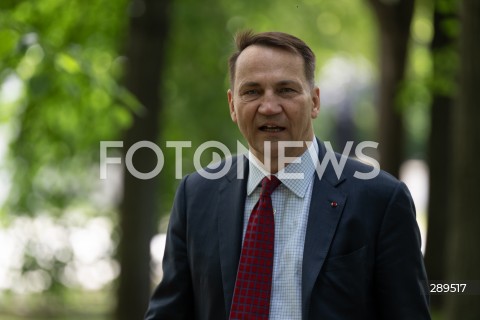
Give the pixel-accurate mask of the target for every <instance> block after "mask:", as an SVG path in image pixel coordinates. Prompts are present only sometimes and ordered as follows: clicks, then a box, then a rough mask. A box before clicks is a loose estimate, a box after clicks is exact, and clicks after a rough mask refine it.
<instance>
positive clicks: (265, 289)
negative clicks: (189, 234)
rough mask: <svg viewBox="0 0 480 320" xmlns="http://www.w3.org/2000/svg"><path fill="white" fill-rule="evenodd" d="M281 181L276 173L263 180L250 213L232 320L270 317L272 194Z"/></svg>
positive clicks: (272, 228)
mask: <svg viewBox="0 0 480 320" xmlns="http://www.w3.org/2000/svg"><path fill="white" fill-rule="evenodd" d="M279 184H280V180H278V178H277V177H275V176H271V177H265V178H263V180H262V192H261V194H260V199H259V200H258V202H257V204H256V205H255V207H254V208H253V210H252V213H251V214H250V218H249V219H248V225H247V231H246V233H245V238H244V239H243V247H242V254H241V256H240V264H239V266H238V273H237V281H236V282H235V291H234V293H233V301H232V308H231V310H230V320H233V319H242V320H243V319H268V314H269V311H270V292H271V288H272V269H273V248H274V238H275V222H274V218H273V208H272V198H271V197H270V195H271V194H272V192H273V190H275V188H276V187H277V186H278V185H279Z"/></svg>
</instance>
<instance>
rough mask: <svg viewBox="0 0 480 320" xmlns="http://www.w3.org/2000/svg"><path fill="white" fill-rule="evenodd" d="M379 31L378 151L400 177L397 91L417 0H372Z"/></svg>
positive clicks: (401, 130) (400, 127)
mask: <svg viewBox="0 0 480 320" xmlns="http://www.w3.org/2000/svg"><path fill="white" fill-rule="evenodd" d="M369 2H370V4H371V5H372V8H373V11H374V12H375V15H376V17H377V21H378V27H379V33H380V85H379V98H378V99H379V101H378V105H379V112H380V117H379V136H378V140H379V153H380V164H381V167H382V169H383V170H385V171H387V172H389V173H391V174H393V175H394V176H397V177H398V174H399V171H400V165H401V164H402V161H403V160H404V140H405V139H404V128H403V119H402V113H401V110H400V105H399V103H398V102H397V94H398V92H399V89H400V85H401V84H402V81H403V79H404V75H405V65H406V61H407V54H408V41H409V38H410V23H411V20H412V15H413V9H414V2H415V1H414V0H402V1H382V0H369Z"/></svg>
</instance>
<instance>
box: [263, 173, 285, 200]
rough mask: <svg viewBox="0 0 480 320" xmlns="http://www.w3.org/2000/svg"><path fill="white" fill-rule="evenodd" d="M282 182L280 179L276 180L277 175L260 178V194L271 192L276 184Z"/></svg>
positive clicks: (269, 193)
mask: <svg viewBox="0 0 480 320" xmlns="http://www.w3.org/2000/svg"><path fill="white" fill-rule="evenodd" d="M280 183H282V182H281V181H280V180H278V178H277V177H275V176H269V177H265V178H263V180H262V195H266V196H269V195H271V194H272V192H273V191H274V190H275V188H276V187H278V185H279V184H280Z"/></svg>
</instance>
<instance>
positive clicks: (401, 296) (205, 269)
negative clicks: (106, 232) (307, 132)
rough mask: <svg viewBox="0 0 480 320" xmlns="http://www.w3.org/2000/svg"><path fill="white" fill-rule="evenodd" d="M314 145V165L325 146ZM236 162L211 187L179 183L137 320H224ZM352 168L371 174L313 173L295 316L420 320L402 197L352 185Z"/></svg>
mask: <svg viewBox="0 0 480 320" xmlns="http://www.w3.org/2000/svg"><path fill="white" fill-rule="evenodd" d="M319 146H320V151H319V159H320V161H322V160H323V156H324V155H325V152H326V149H325V147H324V145H323V144H322V143H319ZM337 157H338V155H337ZM244 162H245V170H248V161H244ZM238 163H239V161H238V159H237V158H233V163H232V167H231V169H230V170H229V171H228V173H227V174H226V175H224V176H223V177H221V178H219V179H216V180H208V179H206V178H204V177H202V176H201V175H200V174H198V173H193V174H191V175H188V176H186V177H185V178H184V179H183V180H182V182H181V184H180V186H179V188H178V190H177V194H176V197H175V202H174V206H173V209H172V215H171V218H170V223H169V227H168V233H167V240H166V247H165V255H164V260H163V272H164V275H163V279H162V281H161V283H160V284H159V286H158V287H157V288H156V290H155V292H154V293H153V296H152V298H151V301H150V305H149V308H148V311H147V314H146V316H145V319H149V320H151V319H162V320H169V319H209V320H211V319H214V320H217V319H218V320H221V319H228V315H229V312H230V306H231V302H232V297H233V291H234V286H235V279H236V274H237V267H238V263H239V258H240V251H241V244H242V232H243V217H244V204H245V197H246V184H247V178H246V177H248V174H245V178H244V179H238V178H237V164H238ZM221 168H222V166H220V169H221ZM356 171H358V172H362V173H367V172H370V171H372V168H371V167H369V166H366V165H364V164H362V163H360V162H358V161H355V160H352V159H349V160H347V163H346V165H345V168H344V170H343V173H342V175H341V176H340V178H337V176H336V174H335V171H334V169H333V167H332V165H331V164H329V165H328V166H327V168H326V170H325V172H324V174H323V175H322V177H319V176H318V175H317V174H316V175H315V178H314V185H313V191H312V200H311V204H310V211H309V217H308V225H307V231H306V236H305V246H304V254H303V270H302V319H304V320H307V319H312V320H316V319H322V320H326V319H368V320H372V319H388V320H395V319H402V320H414V319H430V315H429V311H428V292H427V290H426V285H425V282H426V281H427V277H426V273H425V268H424V265H423V258H422V254H421V251H420V242H421V239H420V233H419V230H418V226H417V223H416V220H415V208H414V204H413V201H412V198H411V196H410V193H409V191H408V189H407V187H406V186H405V185H404V184H403V183H402V182H400V181H398V180H396V179H395V178H393V177H392V176H390V175H389V174H387V173H385V172H383V171H381V172H380V174H379V175H378V176H377V177H376V178H374V179H370V180H360V179H357V178H354V177H353V175H354V173H355V172H356ZM332 202H336V203H337V206H334V205H333V206H332ZM286 320H287V319H286Z"/></svg>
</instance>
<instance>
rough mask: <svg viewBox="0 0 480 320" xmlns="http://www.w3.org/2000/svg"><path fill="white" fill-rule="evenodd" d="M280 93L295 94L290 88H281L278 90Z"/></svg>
mask: <svg viewBox="0 0 480 320" xmlns="http://www.w3.org/2000/svg"><path fill="white" fill-rule="evenodd" d="M280 92H281V93H290V92H295V90H293V89H292V88H281V89H280Z"/></svg>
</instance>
